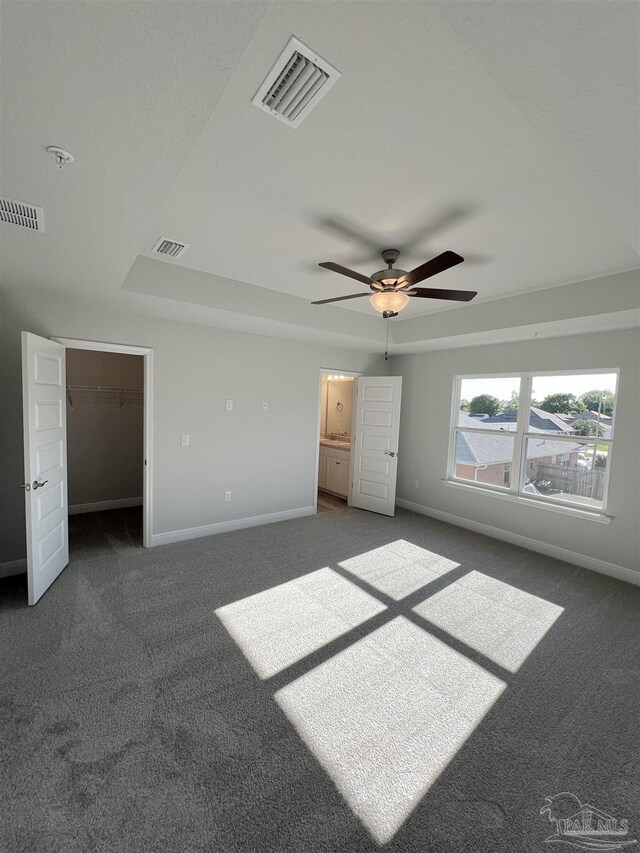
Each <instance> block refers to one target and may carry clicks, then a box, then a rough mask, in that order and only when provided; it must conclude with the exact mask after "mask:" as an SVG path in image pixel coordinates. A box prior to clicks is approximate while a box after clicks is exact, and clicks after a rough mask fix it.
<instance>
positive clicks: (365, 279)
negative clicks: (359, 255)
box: [318, 261, 378, 287]
mask: <svg viewBox="0 0 640 853" xmlns="http://www.w3.org/2000/svg"><path fill="white" fill-rule="evenodd" d="M318 266H319V267H324V268H325V269H326V270H331V271H332V272H338V273H340V275H346V276H349V278H355V280H356V281H361V282H362V284H368V285H369V287H371V285H372V284H373V285H376V286H378V282H377V281H374V280H373V279H372V278H369V276H367V275H362V273H360V272H356V271H355V270H350V269H349V267H342V266H340V264H334V263H333V261H324V262H323V263H321V264H318Z"/></svg>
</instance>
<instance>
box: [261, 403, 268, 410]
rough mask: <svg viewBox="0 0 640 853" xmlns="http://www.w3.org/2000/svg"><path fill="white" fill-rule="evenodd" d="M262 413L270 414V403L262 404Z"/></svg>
mask: <svg viewBox="0 0 640 853" xmlns="http://www.w3.org/2000/svg"><path fill="white" fill-rule="evenodd" d="M262 411H263V412H268V411H269V404H268V403H263V404H262Z"/></svg>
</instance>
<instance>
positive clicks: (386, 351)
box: [384, 317, 389, 361]
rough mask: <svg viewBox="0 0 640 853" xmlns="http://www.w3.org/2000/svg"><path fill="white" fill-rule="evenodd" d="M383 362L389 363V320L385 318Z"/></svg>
mask: <svg viewBox="0 0 640 853" xmlns="http://www.w3.org/2000/svg"><path fill="white" fill-rule="evenodd" d="M384 360H385V361H389V318H388V317H387V336H386V338H385V342H384Z"/></svg>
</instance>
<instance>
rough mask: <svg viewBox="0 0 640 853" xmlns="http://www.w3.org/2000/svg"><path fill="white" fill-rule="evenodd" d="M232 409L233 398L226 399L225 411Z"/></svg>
mask: <svg viewBox="0 0 640 853" xmlns="http://www.w3.org/2000/svg"><path fill="white" fill-rule="evenodd" d="M232 409H233V400H227V411H228V412H230V411H231V410H232Z"/></svg>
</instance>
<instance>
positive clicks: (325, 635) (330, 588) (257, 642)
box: [216, 568, 385, 678]
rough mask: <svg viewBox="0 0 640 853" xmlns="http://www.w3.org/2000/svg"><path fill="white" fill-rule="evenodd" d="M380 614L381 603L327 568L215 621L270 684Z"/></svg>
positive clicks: (237, 605) (225, 610) (231, 608)
mask: <svg viewBox="0 0 640 853" xmlns="http://www.w3.org/2000/svg"><path fill="white" fill-rule="evenodd" d="M382 610H385V605H384V604H382V603H381V602H379V601H378V600H377V599H375V598H373V597H372V596H371V595H369V594H368V593H366V592H363V591H362V590H361V589H360V588H359V587H357V586H355V584H352V583H351V582H350V581H348V580H345V579H344V578H343V577H341V576H340V575H338V574H337V573H336V572H334V571H333V570H332V569H329V568H323V569H318V570H317V571H315V572H311V573H310V574H307V575H303V576H302V577H300V578H296V579H295V580H292V581H289V582H288V583H285V584H281V585H280V586H275V587H272V588H271V589H267V590H265V591H264V592H259V593H258V594H257V595H251V596H249V597H248V598H243V599H241V600H240V601H236V602H234V603H233V604H227V605H226V606H225V607H220V608H219V609H218V610H216V615H217V616H218V618H219V619H220V621H221V622H222V624H223V625H224V626H225V628H226V629H227V631H228V632H229V634H230V635H231V636H232V637H233V639H234V640H235V641H236V643H237V644H238V645H239V646H240V648H241V649H242V651H243V653H244V655H245V656H246V658H247V660H248V661H249V663H250V664H251V666H252V667H253V668H254V670H255V671H256V673H257V674H258V675H259V676H260V678H270V677H271V676H273V675H275V674H276V673H278V672H280V671H281V670H283V669H286V668H287V667H288V666H291V665H292V664H294V663H296V661H299V660H301V659H302V658H304V657H306V656H307V655H309V654H311V653H312V652H314V651H316V650H317V649H320V648H322V647H323V646H325V645H326V644H327V643H329V642H331V641H332V640H335V639H336V638H337V637H340V636H341V635H342V634H346V633H347V631H350V630H351V629H352V628H355V627H356V626H357V625H360V624H361V623H362V622H366V621H367V619H370V618H371V617H372V616H375V615H376V614H377V613H380V612H381V611H382Z"/></svg>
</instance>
